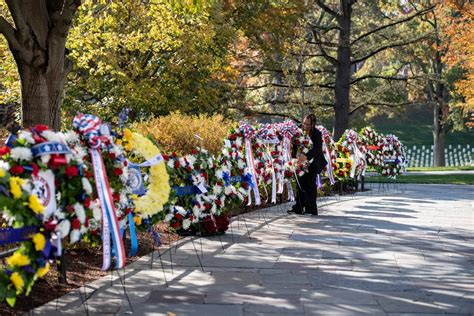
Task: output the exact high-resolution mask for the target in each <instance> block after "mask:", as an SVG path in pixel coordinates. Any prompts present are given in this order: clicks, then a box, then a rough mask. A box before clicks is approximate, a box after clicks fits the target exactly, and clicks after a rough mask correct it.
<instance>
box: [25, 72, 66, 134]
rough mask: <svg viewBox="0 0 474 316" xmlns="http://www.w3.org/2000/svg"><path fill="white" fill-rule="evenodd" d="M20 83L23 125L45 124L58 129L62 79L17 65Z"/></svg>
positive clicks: (62, 86)
mask: <svg viewBox="0 0 474 316" xmlns="http://www.w3.org/2000/svg"><path fill="white" fill-rule="evenodd" d="M18 68H19V71H20V77H21V83H22V89H21V90H22V121H23V126H24V127H31V126H35V125H38V124H45V125H48V126H49V127H51V128H52V129H54V130H59V129H60V127H61V126H60V116H59V109H60V104H61V100H62V91H63V88H64V80H63V79H62V78H61V77H59V79H56V78H57V77H58V76H53V75H48V74H45V73H44V72H43V71H42V69H41V68H40V69H35V68H33V67H31V66H28V65H21V66H19V67H18Z"/></svg>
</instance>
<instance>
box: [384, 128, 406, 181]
mask: <svg viewBox="0 0 474 316" xmlns="http://www.w3.org/2000/svg"><path fill="white" fill-rule="evenodd" d="M382 156H383V164H382V165H380V166H379V167H378V171H379V173H380V174H381V175H382V176H384V177H389V178H393V179H395V178H396V177H397V175H399V174H401V173H403V172H404V171H405V161H406V160H405V159H406V158H405V152H404V149H403V145H402V143H401V142H400V141H399V140H398V138H397V136H395V135H392V134H389V135H387V136H385V137H384V139H383V146H382Z"/></svg>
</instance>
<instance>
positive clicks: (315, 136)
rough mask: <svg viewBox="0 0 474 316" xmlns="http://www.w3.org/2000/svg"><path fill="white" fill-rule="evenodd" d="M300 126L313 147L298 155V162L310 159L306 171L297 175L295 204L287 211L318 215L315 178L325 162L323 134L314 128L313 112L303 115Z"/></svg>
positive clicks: (314, 117)
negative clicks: (301, 174)
mask: <svg viewBox="0 0 474 316" xmlns="http://www.w3.org/2000/svg"><path fill="white" fill-rule="evenodd" d="M302 127H303V132H304V133H305V135H307V136H309V137H310V138H311V141H312V142H313V148H311V150H310V151H309V152H308V153H307V154H306V155H304V154H301V155H300V156H299V157H298V163H304V162H306V161H311V160H312V161H311V163H310V165H309V167H308V172H306V173H305V174H304V175H303V176H301V177H298V181H297V189H298V190H297V193H296V204H295V205H293V207H292V209H291V210H289V211H288V213H296V214H312V215H318V208H317V204H316V195H317V185H316V178H317V175H318V174H320V173H321V171H323V169H324V167H325V166H326V164H327V161H326V159H325V158H324V155H323V136H322V134H321V132H320V131H319V130H318V129H317V128H316V116H315V115H314V114H309V115H307V116H305V118H304V120H303V126H302Z"/></svg>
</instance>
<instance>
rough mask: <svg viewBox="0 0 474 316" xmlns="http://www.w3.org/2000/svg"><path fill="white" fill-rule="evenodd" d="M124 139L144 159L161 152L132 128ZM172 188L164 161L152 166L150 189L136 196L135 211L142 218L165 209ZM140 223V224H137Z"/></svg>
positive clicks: (125, 131)
mask: <svg viewBox="0 0 474 316" xmlns="http://www.w3.org/2000/svg"><path fill="white" fill-rule="evenodd" d="M124 140H125V141H127V145H130V147H131V148H130V149H128V148H127V145H126V146H125V149H126V150H128V151H131V150H133V151H134V152H135V153H136V154H137V155H139V156H141V157H143V158H144V159H152V158H154V157H156V156H157V155H158V154H160V150H159V149H158V148H157V147H156V146H155V145H154V144H153V143H152V142H151V141H150V140H149V139H148V138H146V137H143V136H142V135H140V134H138V133H132V132H131V131H130V130H127V129H125V130H124ZM170 191H171V188H170V185H169V175H168V173H167V172H166V165H165V164H164V163H159V164H156V165H154V166H152V167H150V177H149V185H148V191H147V193H146V194H145V195H144V196H141V197H138V198H134V200H135V211H136V213H137V214H139V216H140V217H141V218H145V217H148V216H152V215H154V214H156V213H158V212H160V211H162V210H163V205H164V204H165V203H166V202H167V201H168V198H169V194H170ZM137 225H138V224H137Z"/></svg>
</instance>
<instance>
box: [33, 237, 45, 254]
mask: <svg viewBox="0 0 474 316" xmlns="http://www.w3.org/2000/svg"><path fill="white" fill-rule="evenodd" d="M32 239H33V243H34V244H35V249H36V251H43V249H44V245H45V244H46V238H45V237H44V235H43V234H42V233H37V234H35V235H34V236H33V238H32Z"/></svg>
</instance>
